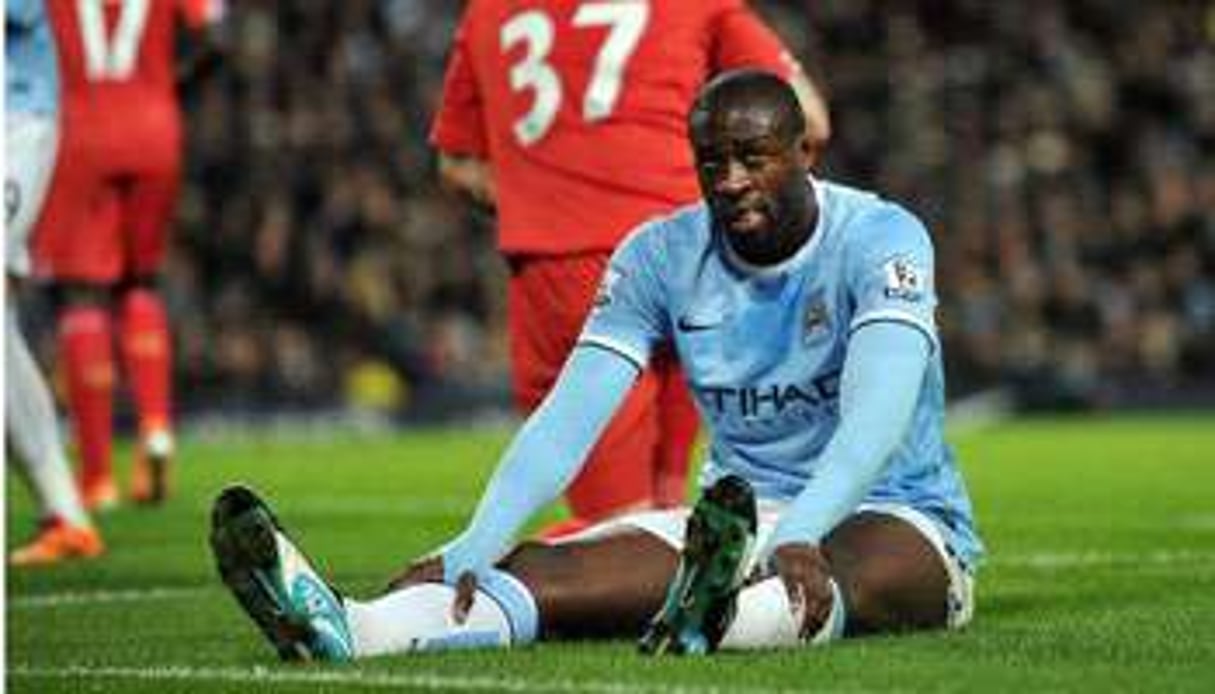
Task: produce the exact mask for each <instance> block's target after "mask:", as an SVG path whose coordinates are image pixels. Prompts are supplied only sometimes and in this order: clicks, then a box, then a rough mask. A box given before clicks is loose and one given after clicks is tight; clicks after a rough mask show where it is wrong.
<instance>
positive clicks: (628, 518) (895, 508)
mask: <svg viewBox="0 0 1215 694" xmlns="http://www.w3.org/2000/svg"><path fill="white" fill-rule="evenodd" d="M786 505H787V504H784V503H780V502H772V501H760V502H759V508H758V512H759V514H758V515H759V518H758V520H759V531H758V533H757V534H756V542H755V544H754V547H756V548H761V547H764V546H766V545H767V541H768V537H769V536H771V534H772V531H773V529H774V528H775V527H776V522H777V520H779V519H780V516H781V514H782V513H783V511H784V509H785V506H786ZM861 512H864V513H880V514H882V515H886V516H893V517H894V518H898V519H899V520H902V521H904V522H906V523H908V524H909V525H911V526H912V527H913V528H915V529H916V530H917V531H919V533H920V535H921V536H923V537H924V539H925V540H927V541H928V544H930V545H932V547H933V549H935V550H936V553H937V556H938V557H940V559H941V563H942V564H944V566H945V573H946V574H947V575H948V576H949V588H948V590H949V594H948V595H947V596H946V600H947V602H948V613H947V615H946V619H947V625H948V627H949V628H950V629H958V628H961V627H963V626H966V625H967V624H968V623H970V620H971V618H972V617H974V610H975V598H974V576H973V575H972V574H971V573H970V571H968V570H967V569H966V567H965V565H964V564H963V563H962V562H961V561H959V560H958V558H957V556H956V554H955V552H954V551H953V549H952V548H950V546H949V543H948V542H947V541H946V539H945V538H946V537H947V535H946V534H945V533H944V532H943V531H942V529H941V526H940V524H939V523H938V521H937V520H935V519H934V518H933V517H932V516H930V515H928V514H927V513H924V512H923V511H920V510H917V509H915V508H913V507H911V506H908V505H906V504H893V503H881V504H876V503H875V504H861V505H860V506H859V507H857V513H861ZM689 513H691V509H689V508H687V507H680V508H674V509H664V510H661V511H640V512H637V513H629V514H625V515H623V516H618V517H616V518H612V519H610V520H606V521H604V522H602V523H598V524H596V525H592V526H591V527H589V528H587V529H586V530H583V531H582V532H580V533H576V534H574V535H572V536H570V537H568V538H564V540H563V541H569V540H582V539H590V538H594V537H600V536H604V535H611V534H613V533H616V532H619V531H620V530H622V529H626V528H636V529H637V530H642V531H644V532H647V533H649V534H651V535H653V536H655V537H657V538H658V539H660V540H662V541H663V542H665V543H666V544H667V545H670V547H671V548H672V549H674V550H675V551H676V552H682V551H683V538H684V532H685V530H684V526H685V525H686V524H687V520H688V514H689ZM757 558H758V557H755V556H753V557H751V559H750V561H751V562H752V563H754V562H755V561H756V559H757Z"/></svg>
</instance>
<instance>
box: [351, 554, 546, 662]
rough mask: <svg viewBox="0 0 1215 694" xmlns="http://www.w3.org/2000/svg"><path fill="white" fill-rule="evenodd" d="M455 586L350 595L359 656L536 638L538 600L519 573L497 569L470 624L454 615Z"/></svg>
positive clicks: (483, 585) (485, 584) (475, 606)
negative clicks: (365, 597)
mask: <svg viewBox="0 0 1215 694" xmlns="http://www.w3.org/2000/svg"><path fill="white" fill-rule="evenodd" d="M455 596H456V591H455V589H454V588H452V587H451V586H448V585H444V584H441V583H423V584H419V585H415V586H410V587H408V588H403V589H401V590H398V591H394V592H392V593H389V594H387V595H384V596H381V597H379V598H376V599H375V600H371V601H369V602H356V601H354V600H349V599H347V600H346V602H345V606H346V623H347V625H348V626H349V627H350V633H351V635H352V636H353V637H354V651H355V655H356V656H357V657H360V658H362V657H367V656H374V655H384V654H388V653H405V652H408V651H428V650H452V649H458V648H485V647H495V646H497V647H502V646H510V645H512V644H521V643H527V642H530V641H533V640H535V638H536V630H537V626H538V616H537V612H536V602H535V599H534V598H533V597H532V595H531V592H530V591H528V589H527V588H526V587H525V586H524V585H523V584H522V583H521V582H519V580H518V579H516V578H514V577H513V576H510V575H509V574H506V573H504V572H501V571H496V570H495V571H491V572H490V573H489V575H487V576H486V577H485V578H483V579H482V581H481V586H480V587H479V588H478V589H477V595H476V599H475V600H474V601H473V607H472V610H470V611H469V613H468V619H467V620H465V622H464V624H459V625H457V624H456V623H455V621H454V620H453V619H452V616H451V606H452V601H453V600H454V599H455Z"/></svg>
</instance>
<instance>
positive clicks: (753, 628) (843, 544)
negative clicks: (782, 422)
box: [720, 506, 973, 649]
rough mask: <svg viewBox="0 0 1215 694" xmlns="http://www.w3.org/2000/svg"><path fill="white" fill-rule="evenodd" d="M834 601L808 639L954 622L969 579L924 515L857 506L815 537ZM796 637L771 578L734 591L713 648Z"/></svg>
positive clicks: (962, 618) (967, 595)
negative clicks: (731, 616)
mask: <svg viewBox="0 0 1215 694" xmlns="http://www.w3.org/2000/svg"><path fill="white" fill-rule="evenodd" d="M823 553H824V555H825V557H826V559H827V562H828V564H829V565H830V571H831V580H832V582H833V585H832V589H833V592H834V595H835V604H834V605H833V606H832V609H831V611H830V614H829V615H828V617H827V619H826V620H825V622H824V623H823V624H819V625H814V626H812V628H811V631H812V634H813V636H812V637H811V639H810V641H811V642H812V643H824V642H826V641H830V640H833V639H835V638H839V637H841V636H861V635H865V634H875V633H897V632H904V631H911V630H917V629H935V628H942V627H947V626H948V627H951V628H956V627H960V626H963V625H965V624H966V623H967V622H968V621H969V618H970V614H971V610H972V609H973V608H972V605H973V601H972V596H971V579H970V577H969V574H967V573H966V571H965V570H964V569H963V568H962V566H961V564H960V563H959V562H958V561H957V560H956V559H955V558H954V557H953V556H952V554H951V553H950V552H949V550H948V548H947V544H946V542H945V540H944V537H943V535H942V533H941V531H940V529H939V528H937V527H936V526H935V523H934V522H933V521H932V520H931V519H929V518H928V516H927V515H925V514H923V513H921V512H918V511H915V510H914V509H911V508H909V507H905V506H890V507H886V508H883V509H882V510H880V511H879V510H864V511H861V512H859V513H856V514H854V515H852V516H850V517H849V518H847V519H845V520H844V521H843V522H842V523H840V525H839V526H837V527H836V528H835V529H834V530H833V531H832V532H831V533H830V534H829V535H828V536H827V537H826V538H825V539H824V541H823ZM801 643H803V641H802V639H801V638H799V636H798V624H797V623H796V621H795V620H794V619H793V618H792V610H791V608H790V605H789V600H788V595H787V593H786V591H785V589H784V585H783V583H782V582H781V580H780V579H779V578H777V577H770V578H767V579H764V580H763V581H761V582H759V583H757V584H755V585H751V586H748V587H746V588H744V589H742V590H741V591H740V593H739V595H738V602H737V618H736V619H735V620H734V622H733V623H732V624H731V625H730V630H729V631H728V632H727V633H726V635H725V638H724V639H723V640H722V642H721V644H720V645H721V648H725V649H746V648H772V647H780V646H795V645H799V644H801Z"/></svg>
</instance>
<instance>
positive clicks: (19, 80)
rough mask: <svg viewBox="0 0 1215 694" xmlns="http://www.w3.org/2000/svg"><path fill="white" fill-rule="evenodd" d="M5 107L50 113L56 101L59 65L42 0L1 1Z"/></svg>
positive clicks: (19, 110) (57, 96) (56, 105)
mask: <svg viewBox="0 0 1215 694" xmlns="http://www.w3.org/2000/svg"><path fill="white" fill-rule="evenodd" d="M4 42H5V43H4V60H5V82H4V90H5V91H4V98H5V102H4V104H5V105H4V108H5V110H6V111H8V112H9V113H34V114H43V115H46V114H53V113H55V111H56V109H57V108H58V104H59V64H58V63H57V62H56V61H57V58H56V57H55V39H54V35H53V34H52V33H51V23H50V18H49V17H47V14H46V6H45V5H44V4H43V2H42V0H7V2H5V3H4Z"/></svg>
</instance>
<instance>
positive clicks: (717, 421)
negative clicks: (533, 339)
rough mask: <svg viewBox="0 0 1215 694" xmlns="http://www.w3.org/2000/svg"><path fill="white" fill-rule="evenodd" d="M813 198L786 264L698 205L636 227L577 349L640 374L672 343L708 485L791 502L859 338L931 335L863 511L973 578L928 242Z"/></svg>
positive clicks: (919, 231) (871, 213)
mask: <svg viewBox="0 0 1215 694" xmlns="http://www.w3.org/2000/svg"><path fill="white" fill-rule="evenodd" d="M811 184H812V185H813V188H814V192H815V195H816V197H817V200H818V205H819V216H818V220H817V228H816V229H815V231H814V234H813V236H812V237H811V238H810V240H809V241H808V242H807V243H806V245H805V246H803V247H802V249H801V250H799V251H798V253H797V254H796V255H794V256H793V257H791V258H789V259H788V260H786V261H784V262H782V263H781V264H779V265H777V266H771V267H762V268H759V267H752V266H749V265H748V264H747V263H746V262H744V261H743V260H741V259H740V258H738V257H737V256H736V255H735V254H734V253H733V252H732V251H731V249H730V248H729V246H728V244H726V243H725V242H724V239H723V238H722V236H721V235H720V234H718V233H716V232H715V231H714V230H713V225H712V223H711V217H710V213H709V211H708V208H707V207H706V206H704V205H703V204H701V205H695V206H691V207H687V208H684V209H682V210H680V211H678V212H676V213H674V214H673V215H671V216H669V217H665V218H660V219H657V220H655V221H653V222H650V223H648V224H646V225H644V226H642V227H641V228H639V229H638V230H637V231H635V232H634V233H633V234H632V235H631V236H630V237H629V238H628V239H627V240H626V241H625V243H623V244H622V245H621V246H620V248H619V249H618V250H617V251H616V253H615V254H614V255H613V257H612V260H611V262H610V263H609V266H608V269H607V271H606V273H605V276H604V279H603V283H602V286H601V288H600V292H599V296H598V297H597V298H596V301H595V307H594V309H593V310H592V312H591V315H590V318H589V319H588V321H587V324H586V327H585V328H584V331H583V333H582V336H581V337H580V342H582V343H588V344H595V345H598V346H600V347H602V348H606V349H610V350H613V351H615V352H618V353H620V354H621V355H623V356H625V357H626V358H628V359H630V360H632V361H634V362H636V363H637V364H638V365H639V366H644V365H645V364H646V363H648V361H649V358H650V356H651V354H652V353H653V352H654V350H655V349H658V348H659V347H660V345H664V344H673V346H674V349H675V350H676V351H677V353H678V355H679V358H680V361H681V362H682V364H683V368H684V371H685V373H686V376H687V378H688V380H689V383H690V385H691V387H692V390H693V392H694V395H695V400H696V404H697V406H698V407H699V409H700V412H701V414H702V415H703V417H704V418H705V421H706V422H707V423H708V426H709V429H710V432H711V436H712V440H711V449H710V454H709V459H708V460H707V461H706V463H705V468H704V471H703V479H702V483H703V484H709V483H711V482H712V481H713V480H714V479H716V478H718V477H720V476H722V475H725V474H729V473H735V474H738V475H741V476H742V477H744V478H745V479H747V480H749V481H750V482H751V484H752V485H753V486H754V488H755V491H756V494H757V495H758V496H759V497H760V498H770V499H777V500H791V499H792V498H793V497H795V496H797V494H798V493H799V492H800V491H801V490H802V488H803V487H804V486H805V484H806V482H807V480H809V479H810V478H811V477H812V476H813V475H814V474H815V466H816V462H817V459H818V457H819V455H820V453H821V452H822V451H823V448H824V446H825V445H826V444H827V442H828V440H830V438H831V437H832V435H833V434H834V433H835V430H836V428H837V425H838V423H839V383H840V374H841V371H842V368H843V364H844V356H845V354H846V352H847V349H848V338H849V335H850V334H851V333H852V331H854V330H856V329H857V328H858V327H860V326H862V325H865V324H867V323H870V322H873V321H897V322H900V323H904V324H907V325H909V326H912V327H914V328H915V329H918V330H920V331H922V332H923V333H924V335H925V336H926V337H927V338H928V339H929V340H930V341H931V342H932V344H933V346H934V354H933V355H932V358H931V359H930V363H929V366H928V370H927V372H926V374H925V377H924V381H923V385H922V387H921V390H920V394H919V398H918V401H917V404H916V407H915V413H914V415H913V417H912V422H911V425H910V426H909V428H908V431H907V433H906V434H905V436H904V438H903V440H902V442H901V443H900V445H899V446H898V448H897V449H896V451H895V452H894V454H893V456H892V458H891V460H890V461H889V462H888V463H887V465H886V467H885V468H884V470H883V472H882V473H881V475H880V477H879V478H878V480H877V482H876V483H875V484H874V485H873V487H872V488H871V489H870V490H869V492H868V493H867V495H866V497H865V501H866V502H898V503H904V504H909V505H911V506H913V507H915V508H917V509H920V510H923V511H926V512H929V513H931V514H932V515H933V516H935V517H936V518H938V519H939V520H940V521H941V523H942V524H943V525H944V526H945V527H946V528H947V529H948V530H949V531H950V535H952V538H951V544H952V545H953V546H954V549H955V550H957V551H958V552H959V553H961V554H962V555H963V556H962V559H963V560H964V561H967V562H968V563H969V564H971V565H974V563H975V562H976V561H977V559H978V558H979V555H980V554H981V553H982V548H981V544H980V542H979V540H978V537H977V535H976V533H975V531H974V525H973V518H972V511H971V504H970V500H969V498H968V496H967V493H966V489H965V486H964V484H963V482H962V479H961V477H960V475H959V473H958V470H957V467H956V465H955V463H954V459H953V454H952V452H951V451H950V449H949V446H948V445H947V444H946V442H945V440H944V432H943V427H944V418H945V397H944V391H945V388H944V376H943V368H942V363H941V355H940V349H939V343H938V340H937V331H936V325H935V321H934V317H933V313H934V309H935V306H936V302H937V300H936V295H935V292H934V288H933V248H932V241H931V239H930V238H929V235H928V232H927V231H926V230H925V228H924V226H923V225H922V224H921V223H920V221H919V220H918V219H917V218H916V217H915V216H914V215H912V214H911V213H909V212H908V211H907V210H905V209H904V208H902V207H900V206H899V205H897V204H894V203H892V202H889V201H886V200H883V199H882V198H880V197H878V196H876V195H874V194H872V193H867V192H864V191H860V190H857V189H853V188H849V187H846V186H842V185H838V184H832V183H828V182H825V181H819V180H811Z"/></svg>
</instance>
